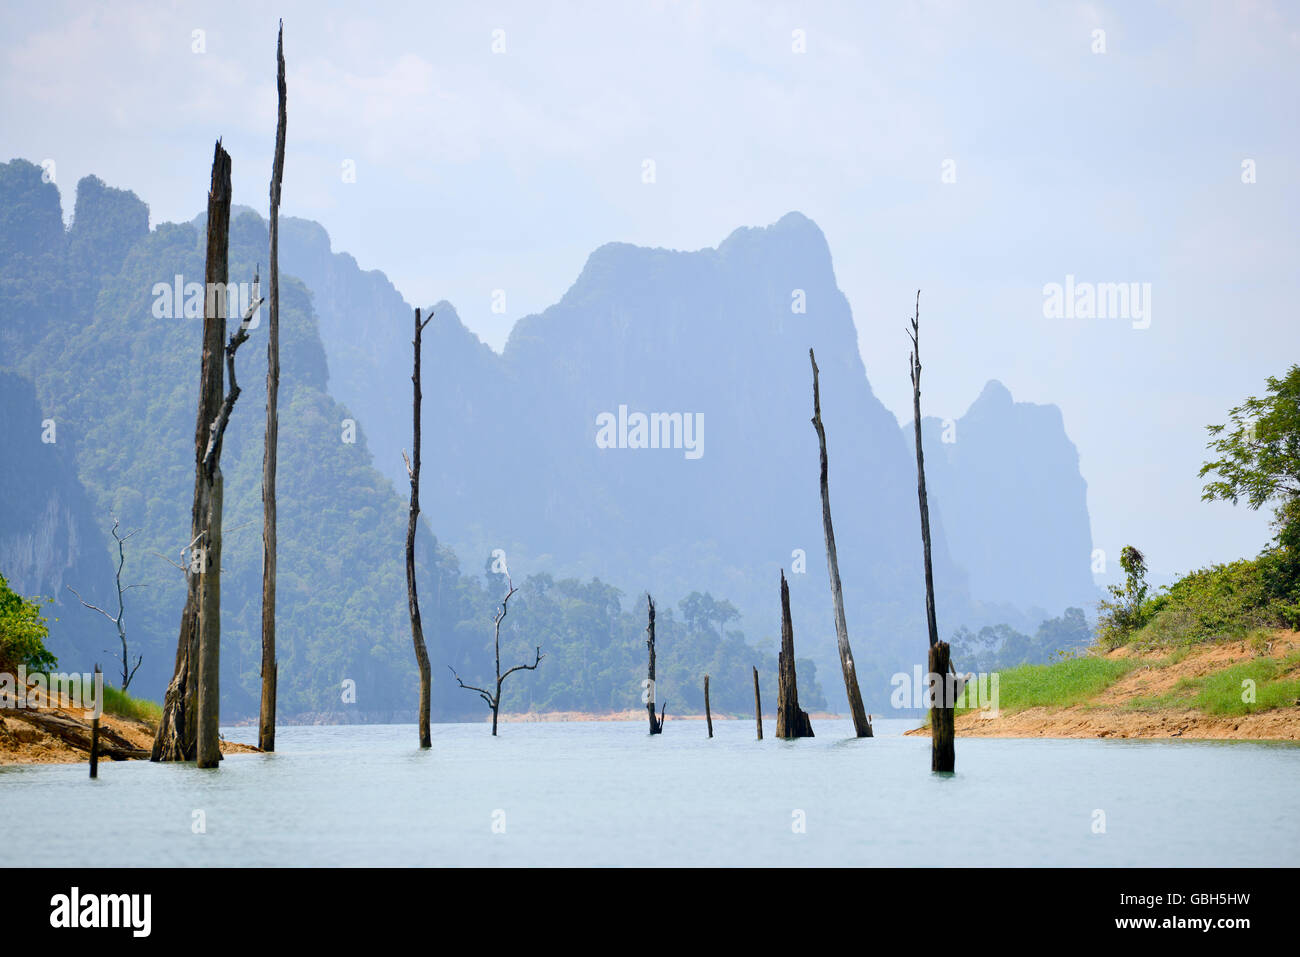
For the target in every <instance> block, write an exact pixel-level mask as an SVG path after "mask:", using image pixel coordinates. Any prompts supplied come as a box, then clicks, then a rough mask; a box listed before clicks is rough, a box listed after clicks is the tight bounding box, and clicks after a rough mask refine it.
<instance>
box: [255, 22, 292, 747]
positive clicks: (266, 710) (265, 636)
mask: <svg viewBox="0 0 1300 957" xmlns="http://www.w3.org/2000/svg"><path fill="white" fill-rule="evenodd" d="M275 62H276V86H277V88H278V89H279V93H280V109H279V118H278V120H277V121H276V126H275V158H274V159H273V160H272V162H271V197H270V198H271V211H270V230H271V265H270V271H271V279H270V283H269V288H268V290H267V296H268V298H269V299H270V308H269V313H270V318H269V322H268V328H267V339H266V447H265V449H264V451H263V453H262V699H261V706H260V709H259V712H258V719H257V746H258V747H259V748H261V749H262V750H263V751H274V750H275V690H276V682H277V680H278V679H279V676H280V671H279V666H278V665H277V664H276V661H275V572H276V561H275V559H276V508H275V470H276V458H277V454H278V452H279V445H280V398H279V397H280V181H281V179H282V178H283V177H284V132H285V126H286V118H285V84H284V21H283V20H281V21H280V35H279V37H278V38H277V39H276V42H275Z"/></svg>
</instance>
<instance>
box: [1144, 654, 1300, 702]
mask: <svg viewBox="0 0 1300 957" xmlns="http://www.w3.org/2000/svg"><path fill="white" fill-rule="evenodd" d="M1298 666H1300V654H1297V655H1289V656H1288V657H1286V658H1283V659H1280V660H1279V659H1277V658H1257V659H1255V660H1254V661H1244V662H1242V663H1241V664H1238V665H1233V666H1232V667H1230V668H1225V669H1223V670H1222V671H1216V672H1214V673H1213V674H1209V675H1205V676H1203V677H1200V678H1183V679H1182V680H1180V681H1179V682H1178V683H1177V684H1175V685H1174V687H1173V688H1171V689H1170V690H1169V691H1168V692H1167V693H1165V694H1163V695H1154V696H1151V697H1146V698H1137V699H1134V700H1133V701H1131V702H1129V707H1131V708H1134V709H1137V710H1142V711H1147V710H1158V709H1161V708H1195V709H1196V710H1198V711H1201V712H1203V713H1204V714H1209V715H1218V716H1241V715H1247V714H1254V713H1256V712H1260V711H1271V710H1273V709H1275V708H1292V707H1295V706H1296V702H1297V701H1298V700H1300V678H1296V677H1292V676H1290V675H1289V673H1290V672H1292V671H1294V670H1295V669H1296V668H1297V667H1298ZM1247 682H1253V683H1254V689H1253V690H1254V699H1255V700H1254V701H1249V700H1246V699H1247V697H1248V696H1247V690H1248V688H1249V685H1248V684H1247Z"/></svg>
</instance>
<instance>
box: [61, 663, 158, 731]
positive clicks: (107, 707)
mask: <svg viewBox="0 0 1300 957" xmlns="http://www.w3.org/2000/svg"><path fill="white" fill-rule="evenodd" d="M68 677H69V678H70V679H71V683H70V685H69V686H68V687H69V688H75V689H76V690H77V694H79V695H80V692H81V677H80V675H79V674H77V673H75V672H74V673H73V674H71V675H69V676H68ZM46 678H47V679H48V678H49V674H48V673H46ZM82 700H86V699H85V697H84V696H83V698H82ZM104 713H105V714H111V715H115V716H116V717H119V718H130V719H131V720H133V721H147V722H148V723H150V724H153V725H157V724H158V722H159V721H160V720H161V719H162V705H160V704H159V703H158V702H156V701H150V700H149V699H148V698H136V697H133V696H132V695H130V694H128V693H127V692H125V691H123V690H122V689H120V688H115V687H113V686H112V685H110V684H108V682H105V683H104Z"/></svg>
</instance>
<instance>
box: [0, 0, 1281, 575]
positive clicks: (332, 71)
mask: <svg viewBox="0 0 1300 957" xmlns="http://www.w3.org/2000/svg"><path fill="white" fill-rule="evenodd" d="M277 17H283V18H284V21H285V51H286V58H287V63H288V67H287V83H288V110H289V113H288V115H289V121H288V141H287V150H286V161H285V173H284V193H283V201H282V206H281V211H282V214H284V215H289V216H300V217H304V218H308V219H314V220H317V221H319V222H320V223H322V224H323V225H324V226H325V227H326V229H327V230H328V231H329V233H330V235H331V238H332V241H333V245H334V249H335V250H336V251H346V252H348V253H350V254H352V255H353V256H354V257H355V258H356V259H357V261H358V262H359V264H360V265H361V266H362V268H365V269H382V270H383V271H384V272H385V273H386V274H387V275H388V276H389V278H390V279H391V280H392V281H393V283H394V284H395V285H396V286H397V288H398V289H399V290H400V291H401V292H402V293H403V295H404V296H405V298H406V299H407V301H408V302H410V303H412V304H413V305H417V304H422V305H427V304H430V303H433V302H436V301H438V300H440V299H447V300H449V301H450V302H452V303H453V304H454V305H455V306H456V309H457V311H458V312H459V314H460V316H461V318H462V319H463V321H465V323H466V324H467V325H468V326H469V327H470V328H471V329H473V330H474V331H475V332H476V333H478V334H479V335H480V336H481V337H482V338H483V339H484V341H486V342H488V343H489V344H490V345H492V346H493V347H494V348H497V349H500V348H501V347H502V346H503V345H504V343H505V340H506V337H507V336H508V335H509V331H510V328H511V326H512V325H513V323H514V322H515V321H516V320H518V319H519V318H521V317H523V316H525V315H528V314H531V313H535V312H539V311H541V310H543V309H545V308H546V307H547V306H549V305H550V304H552V303H554V302H555V301H556V300H558V299H559V298H560V297H561V296H562V295H563V293H564V291H565V290H566V289H567V288H568V287H569V285H570V284H571V283H572V282H573V281H574V280H575V279H576V278H577V276H578V273H579V272H580V270H581V268H582V265H583V263H584V262H585V261H586V258H587V256H588V255H589V254H590V253H591V252H592V250H594V249H595V248H596V247H598V246H600V245H601V244H603V243H606V242H612V241H621V242H630V243H636V244H640V245H646V246H661V247H668V248H675V249H699V248H704V247H711V246H716V245H717V244H718V243H720V242H721V241H722V240H723V239H724V238H725V237H726V236H727V235H728V234H729V233H730V232H732V231H733V230H734V229H736V228H738V227H741V226H762V225H767V224H769V223H772V222H775V221H776V220H777V219H779V218H780V217H781V216H782V215H783V214H784V213H786V212H788V211H790V210H799V211H801V212H803V213H804V214H806V215H808V216H809V217H811V218H812V219H813V220H814V221H815V222H816V223H817V224H818V225H819V226H820V227H821V228H822V230H823V232H824V233H825V235H826V238H827V241H828V243H829V246H830V249H831V253H832V256H833V259H834V266H835V272H836V277H837V279H838V282H839V285H840V288H841V289H842V290H843V291H844V293H845V295H846V296H847V297H848V300H849V303H850V305H851V307H852V309H853V314H854V321H855V323H856V325H857V330H858V338H859V347H860V349H861V352H862V357H863V361H864V363H865V365H866V369H867V374H868V377H869V379H870V381H871V384H872V387H873V389H874V391H875V393H876V395H877V396H879V397H880V399H881V400H882V401H883V402H884V403H885V405H886V406H887V407H888V408H889V409H890V410H891V411H893V412H894V414H895V415H896V416H897V417H898V418H899V420H900V423H906V422H908V421H910V418H911V393H910V389H911V386H910V382H909V379H908V374H907V368H906V358H905V356H906V353H907V340H906V337H905V335H904V321H905V320H906V319H907V318H908V317H909V316H910V314H911V310H912V304H913V300H914V296H915V293H916V290H917V289H918V288H919V289H921V290H923V291H922V297H921V321H922V329H923V336H924V338H923V350H924V351H923V358H924V360H925V367H926V383H925V394H924V396H923V410H924V413H925V414H926V415H935V416H938V417H940V418H957V417H959V416H960V415H961V414H962V413H963V412H964V411H965V410H966V408H967V407H968V406H969V405H970V403H971V402H973V401H974V399H975V398H976V396H977V395H978V394H979V392H980V390H981V388H982V387H983V385H984V383H985V382H986V381H987V380H989V379H998V380H1000V381H1001V382H1002V383H1003V384H1005V385H1006V386H1007V388H1008V389H1010V390H1011V392H1012V394H1013V395H1014V396H1015V398H1016V399H1017V400H1018V401H1028V402H1039V403H1054V404H1056V405H1058V406H1059V407H1060V408H1061V410H1062V414H1063V417H1064V421H1065V426H1066V430H1067V432H1068V433H1069V435H1070V437H1071V438H1072V439H1073V441H1074V442H1075V444H1076V446H1077V447H1078V449H1079V455H1080V467H1081V470H1082V472H1083V475H1084V478H1085V479H1086V480H1087V482H1088V504H1089V510H1090V512H1091V516H1092V526H1093V538H1094V546H1095V547H1096V548H1100V549H1102V550H1103V551H1104V552H1105V553H1106V554H1107V556H1108V557H1109V561H1110V565H1111V567H1110V568H1109V569H1108V571H1110V572H1113V571H1114V567H1113V566H1114V565H1116V564H1117V562H1118V555H1119V550H1120V548H1121V547H1122V546H1123V545H1125V544H1136V545H1138V546H1139V547H1141V548H1142V549H1143V550H1144V551H1145V552H1146V554H1147V557H1148V561H1149V562H1150V565H1151V567H1152V569H1153V570H1155V571H1156V572H1157V573H1164V574H1170V573H1174V572H1179V571H1187V570H1190V569H1192V568H1194V567H1199V566H1202V565H1205V564H1208V563H1211V562H1216V561H1226V560H1230V559H1233V558H1238V557H1243V556H1247V555H1252V554H1254V553H1255V552H1257V551H1258V550H1259V548H1260V547H1261V546H1262V545H1263V544H1264V543H1265V542H1266V541H1267V539H1268V537H1269V534H1270V533H1269V529H1268V524H1267V520H1266V515H1265V514H1264V513H1258V514H1252V513H1250V512H1249V511H1248V510H1247V509H1246V508H1245V507H1244V506H1239V507H1237V508H1233V507H1232V506H1230V505H1227V504H1218V503H1216V504H1207V503H1202V502H1201V501H1200V489H1201V484H1202V483H1201V480H1200V479H1198V477H1197V474H1196V473H1197V469H1198V468H1199V466H1200V464H1201V462H1202V461H1204V459H1205V457H1206V455H1205V449H1204V445H1205V441H1206V434H1205V430H1204V426H1205V425H1206V424H1209V423H1217V422H1222V421H1224V420H1225V415H1224V413H1225V411H1226V410H1227V409H1228V408H1230V407H1232V406H1234V405H1237V404H1239V403H1240V402H1241V401H1242V400H1243V399H1244V398H1245V397H1246V396H1247V395H1257V394H1260V393H1261V392H1262V391H1263V388H1264V383H1265V378H1266V377H1267V376H1269V375H1282V374H1283V373H1284V372H1285V370H1286V368H1287V367H1288V366H1289V365H1290V364H1291V363H1294V362H1297V361H1300V322H1298V321H1297V314H1296V303H1297V302H1300V270H1297V267H1296V263H1297V252H1298V251H1300V250H1298V249H1297V245H1298V239H1297V237H1298V236H1300V230H1298V229H1297V212H1300V152H1298V149H1297V147H1298V146H1300V123H1298V122H1297V120H1298V119H1300V115H1298V114H1300V96H1297V91H1298V89H1300V83H1298V82H1297V81H1300V5H1297V4H1288V3H1269V2H1239V3H1232V2H1226V0H1224V2H1217V3H1196V2H1179V3H1173V2H1171V3H1140V2H1123V3H1109V4H1106V3H1064V2H1063V3H1042V4H1033V3H1028V2H1019V3H1014V4H1012V3H991V2H979V3H974V2H972V3H952V2H924V3H912V4H905V3H897V4H895V3H890V4H880V5H875V4H872V5H867V4H861V3H843V4H841V3H796V4H785V3H776V2H762V3H760V2H752V3H738V2H712V3H671V2H644V3H632V2H624V3H613V2H610V3H572V4H565V3H558V2H557V3H551V2H548V3H544V4H539V3H468V2H464V3H431V2H425V3H418V4H409V5H405V4H386V3H380V2H373V3H368V4H355V3H346V4H337V5H331V4H325V3H315V2H313V3H298V2H285V3H281V4H279V5H278V6H276V7H271V6H269V5H267V4H265V3H240V2H223V3H175V4H152V3H132V2H117V3H112V4H104V5H100V4H93V5H92V4H86V3H60V2H46V3H42V4H40V5H37V4H34V3H24V4H21V5H18V4H14V3H6V4H5V6H4V8H3V10H2V11H0V161H2V160H7V159H10V158H13V157H24V158H26V159H29V160H32V161H33V162H38V163H39V162H42V161H46V160H48V161H52V163H53V166H52V167H51V169H52V171H53V174H54V177H55V182H56V183H57V184H58V186H59V187H60V189H61V191H62V192H63V197H64V200H63V201H64V208H65V214H68V215H70V213H71V208H72V202H73V195H74V190H75V184H76V182H77V180H78V179H80V178H81V177H82V176H84V175H87V174H91V173H93V174H95V175H98V176H99V177H101V178H102V179H103V180H105V181H106V182H107V183H108V184H109V185H112V186H117V187H122V188H127V189H131V190H133V191H135V192H136V193H137V194H138V195H139V196H140V197H141V198H142V199H143V200H145V201H146V202H147V203H148V204H149V205H150V209H151V222H152V223H153V224H154V225H156V224H157V223H159V222H163V221H169V220H173V221H174V220H189V219H191V218H193V217H194V216H195V215H196V214H198V213H199V212H201V210H202V209H203V207H204V203H205V191H206V187H207V180H208V167H209V164H210V162H211V155H212V143H213V140H214V139H215V138H216V137H217V136H218V135H219V136H222V137H223V138H224V142H225V145H226V148H227V149H228V150H229V151H230V153H231V154H232V156H233V169H234V189H235V201H236V202H237V203H242V204H247V205H250V206H253V207H254V208H257V209H260V210H263V211H265V209H266V206H267V183H268V178H269V174H270V168H271V153H272V149H273V145H274V130H275V30H276V18H277ZM1098 31H1100V32H1098ZM648 163H650V164H653V167H652V168H653V177H652V180H653V181H651V182H647V179H648V178H649V177H647V170H648V169H650V168H651V167H650V166H649V165H648ZM1252 174H1253V175H1252ZM1247 179H1253V182H1246V181H1245V180H1247ZM1067 277H1073V279H1071V280H1069V281H1070V282H1072V283H1074V284H1076V285H1078V284H1105V283H1137V284H1138V286H1137V289H1139V290H1141V291H1142V293H1143V295H1142V298H1141V300H1140V301H1141V302H1142V303H1143V305H1144V309H1143V312H1142V315H1140V316H1139V315H1129V316H1127V317H1125V316H1120V317H1101V316H1098V317H1091V318H1086V317H1080V316H1073V317H1059V316H1051V315H1048V312H1049V310H1048V309H1047V308H1046V307H1045V299H1046V295H1045V292H1044V289H1045V287H1047V286H1049V284H1052V283H1057V284H1060V285H1061V286H1064V285H1065V284H1066V283H1067ZM1148 284H1149V285H1148ZM1148 290H1149V292H1148ZM1147 307H1149V308H1147ZM815 308H816V304H815V303H810V304H809V309H810V311H811V310H812V309H815ZM960 440H961V437H960V435H959V434H958V435H957V441H960ZM1025 455H1026V456H1031V455H1033V449H1032V448H1031V447H1027V448H1026V449H1025ZM1007 468H1008V469H1014V468H1015V463H1014V462H1008V463H1007Z"/></svg>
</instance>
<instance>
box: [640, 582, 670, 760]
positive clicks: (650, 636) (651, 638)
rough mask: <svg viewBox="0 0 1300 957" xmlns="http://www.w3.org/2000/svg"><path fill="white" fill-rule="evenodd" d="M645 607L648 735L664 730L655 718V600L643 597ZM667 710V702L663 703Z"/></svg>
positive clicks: (659, 719)
mask: <svg viewBox="0 0 1300 957" xmlns="http://www.w3.org/2000/svg"><path fill="white" fill-rule="evenodd" d="M645 600H646V607H647V608H648V615H649V624H647V625H646V641H645V643H646V647H647V648H649V649H650V668H649V671H648V672H647V679H648V684H647V685H646V692H647V693H646V711H648V712H649V713H650V733H651V734H659V733H661V732H662V731H663V729H664V724H663V718H662V717H659V718H656V717H655V600H654V599H653V598H651V597H650V596H649V595H646V596H645ZM664 707H665V708H667V707H668V705H667V702H665V703H664Z"/></svg>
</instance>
